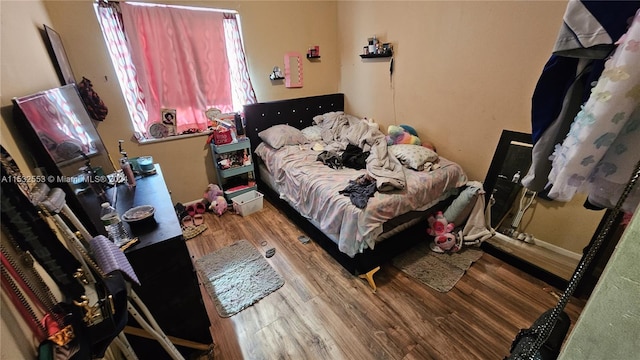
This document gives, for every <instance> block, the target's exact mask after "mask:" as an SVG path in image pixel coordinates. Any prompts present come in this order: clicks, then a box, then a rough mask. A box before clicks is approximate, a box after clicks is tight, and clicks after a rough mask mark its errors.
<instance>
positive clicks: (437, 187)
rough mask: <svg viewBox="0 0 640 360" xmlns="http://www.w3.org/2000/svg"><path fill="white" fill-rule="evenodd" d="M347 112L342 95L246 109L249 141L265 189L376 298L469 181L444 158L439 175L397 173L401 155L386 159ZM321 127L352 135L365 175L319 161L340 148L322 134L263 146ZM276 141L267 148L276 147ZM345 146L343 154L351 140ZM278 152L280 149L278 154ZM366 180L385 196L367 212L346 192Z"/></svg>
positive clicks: (370, 200) (375, 138)
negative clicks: (381, 278) (288, 131)
mask: <svg viewBox="0 0 640 360" xmlns="http://www.w3.org/2000/svg"><path fill="white" fill-rule="evenodd" d="M343 110H344V95H343V94H329V95H320V96H312V97H305V98H296V99H288V100H281V101H273V102H264V103H257V104H251V105H245V107H244V115H245V121H246V135H247V137H248V138H249V139H250V140H251V147H252V155H253V157H254V164H255V165H256V173H255V177H256V181H257V185H258V189H259V190H260V191H261V192H263V193H264V194H265V196H266V197H267V198H268V199H269V201H270V202H271V203H273V204H274V205H275V206H276V207H278V208H279V209H281V210H282V211H283V212H285V214H286V215H287V216H288V217H289V218H290V219H291V220H292V221H293V222H294V223H295V224H296V225H298V226H299V227H300V228H302V229H303V230H304V231H305V232H306V233H307V234H308V235H309V236H310V237H311V238H312V239H313V240H314V241H315V242H317V243H318V244H320V245H321V247H322V248H323V249H325V251H327V252H328V253H329V254H330V255H331V256H332V257H333V258H335V259H336V260H337V261H338V262H339V263H340V264H341V265H342V266H343V267H344V268H345V269H347V270H348V271H349V272H350V273H352V274H353V275H357V276H360V277H362V278H364V279H366V280H367V281H368V283H369V285H370V286H371V288H372V289H373V290H374V291H375V289H376V285H375V281H374V280H373V275H374V274H375V272H376V271H378V270H379V269H380V266H381V265H383V264H384V263H385V262H387V261H388V260H390V259H391V258H392V257H394V256H396V255H397V254H399V253H400V252H402V251H404V250H406V249H408V248H409V247H411V246H412V245H414V244H416V243H417V242H419V241H426V240H427V239H428V237H427V235H426V229H427V226H428V225H427V221H426V218H427V217H428V215H430V214H432V213H434V212H435V211H437V210H444V209H445V208H446V207H447V206H448V204H450V203H451V201H452V200H453V198H454V197H455V195H457V194H458V192H459V190H460V189H461V188H462V187H463V186H464V185H465V184H466V182H467V178H466V175H465V173H464V171H463V170H462V168H461V167H460V166H459V165H458V164H456V163H454V162H452V161H449V160H447V159H445V158H443V157H439V159H438V161H437V164H438V168H437V169H436V170H431V171H426V170H425V171H415V170H412V169H409V168H407V167H405V166H402V165H400V168H398V164H400V162H399V161H397V158H396V156H395V154H392V153H391V152H389V153H387V145H386V141H384V139H382V141H384V144H382V143H381V142H382V141H381V140H380V139H379V136H380V134H381V133H380V132H378V131H376V130H375V127H371V126H370V125H369V127H368V126H367V124H361V123H360V120H359V119H353V118H354V117H352V116H350V115H348V114H344V112H343ZM347 117H349V120H347V119H346V118H347ZM314 118H315V121H314ZM318 122H320V123H321V125H322V126H325V130H323V131H327V129H332V130H331V131H334V130H333V129H338V128H340V131H341V132H342V131H343V130H344V129H343V128H348V129H349V131H350V132H349V134H355V135H349V136H351V138H349V139H348V140H346V142H349V143H352V144H353V145H357V146H358V147H359V148H362V149H365V150H368V151H369V152H370V153H371V155H369V157H367V161H366V164H364V165H363V166H364V167H365V168H364V169H358V170H356V169H353V168H349V167H343V168H340V169H334V168H332V167H330V166H329V165H330V163H326V162H325V163H323V162H322V161H318V155H319V154H320V153H322V151H323V150H332V149H334V148H336V147H338V148H339V147H340V146H337V145H336V144H335V142H333V141H330V140H329V139H326V138H327V135H326V133H323V134H322V136H323V137H324V138H325V139H321V140H314V141H307V142H304V143H302V142H300V143H296V144H293V143H292V144H290V145H283V144H276V145H274V146H268V145H266V144H265V141H263V138H265V134H266V133H267V132H269V131H267V130H275V129H276V128H277V129H278V131H277V132H276V131H271V133H273V134H282V135H283V136H284V135H285V133H284V132H283V130H282V129H283V128H288V127H283V124H284V125H288V126H291V127H294V128H296V129H299V130H303V129H308V128H309V127H311V126H313V125H316V126H315V128H317V127H318V126H317V125H318ZM340 126H342V127H340ZM354 128H355V129H357V131H355V130H352V129H354ZM259 134H261V135H262V137H261V136H259ZM382 136H384V135H382ZM345 137H346V135H345ZM280 138H282V136H280V137H278V139H280ZM352 138H353V139H352ZM272 141H273V140H267V141H266V142H267V143H269V144H273V142H272ZM276 141H277V142H278V141H279V140H276ZM342 142H343V145H341V146H342V147H344V143H345V140H344V139H342ZM318 145H322V146H321V147H318ZM278 146H281V147H279V148H277V149H276V148H275V147H278ZM383 153H384V154H383ZM373 158H375V159H378V160H380V161H375V159H374V160H372V159H373ZM365 174H370V175H371V174H374V175H375V176H373V177H372V178H369V180H372V181H373V182H375V185H376V186H375V188H376V189H378V191H375V192H374V193H373V196H371V197H365V198H366V200H364V201H365V203H366V205H365V206H364V207H362V204H360V205H359V206H358V201H361V200H362V199H360V200H357V199H354V200H352V198H351V196H350V195H351V194H350V193H349V192H347V193H344V190H347V189H348V187H349V185H350V184H351V183H352V182H353V181H355V180H356V179H359V178H361V177H362V176H363V175H365Z"/></svg>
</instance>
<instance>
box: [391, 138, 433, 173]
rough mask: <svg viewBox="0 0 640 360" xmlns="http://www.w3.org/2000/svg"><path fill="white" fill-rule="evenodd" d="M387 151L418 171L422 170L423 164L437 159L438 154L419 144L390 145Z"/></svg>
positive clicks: (406, 165) (403, 163)
mask: <svg viewBox="0 0 640 360" xmlns="http://www.w3.org/2000/svg"><path fill="white" fill-rule="evenodd" d="M389 152H390V154H391V155H393V156H395V157H396V158H397V159H398V160H400V163H401V164H402V165H404V166H405V167H407V168H409V169H413V170H418V171H422V170H424V168H425V164H427V163H433V162H435V161H436V160H438V154H437V153H436V152H435V151H433V150H431V149H428V148H426V147H424V146H420V145H411V144H397V145H391V146H389Z"/></svg>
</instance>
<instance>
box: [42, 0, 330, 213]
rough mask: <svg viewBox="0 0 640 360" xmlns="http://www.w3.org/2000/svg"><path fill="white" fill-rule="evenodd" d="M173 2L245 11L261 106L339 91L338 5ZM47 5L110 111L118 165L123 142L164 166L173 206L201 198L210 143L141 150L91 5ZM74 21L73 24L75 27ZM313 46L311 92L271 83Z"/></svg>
mask: <svg viewBox="0 0 640 360" xmlns="http://www.w3.org/2000/svg"><path fill="white" fill-rule="evenodd" d="M156 2H159V3H170V2H169V1H156ZM174 3H177V4H179V5H193V6H204V7H212V8H220V9H229V10H236V11H238V12H239V14H240V19H241V22H242V32H243V38H244V41H245V48H246V51H247V60H248V63H249V64H248V65H249V71H250V76H251V80H252V82H253V85H254V87H255V90H256V96H257V98H258V100H259V101H270V100H276V99H282V98H294V97H301V96H311V95H318V94H325V93H331V92H335V91H336V90H337V83H338V56H337V45H336V38H337V32H336V31H337V30H336V29H337V26H336V18H335V14H336V3H335V2H271V1H269V2H265V1H258V2H249V1H234V2H231V1H175V2H174ZM45 4H46V8H47V10H48V11H49V15H50V17H51V20H52V23H53V27H54V28H55V29H56V31H57V32H58V33H60V35H61V37H62V39H63V41H64V44H65V48H66V51H67V54H68V56H69V60H70V63H71V66H72V68H73V70H74V73H75V76H76V78H78V79H80V78H81V77H82V76H85V77H87V78H88V79H90V80H92V81H93V84H94V88H95V90H96V92H97V93H98V94H99V95H100V97H101V98H103V100H104V102H105V104H107V106H108V107H109V115H108V117H107V119H106V120H105V121H104V123H101V124H99V125H98V131H99V133H100V135H101V137H102V139H103V141H104V142H105V145H106V146H107V149H108V150H109V152H110V153H111V154H112V156H113V157H114V159H117V158H118V157H119V156H118V147H117V145H118V139H123V140H125V143H124V148H125V150H126V151H127V152H128V155H129V156H131V157H134V156H141V155H151V156H153V158H154V161H156V162H157V163H159V164H160V165H161V166H162V170H163V173H164V175H165V179H166V182H167V186H168V187H169V190H171V192H172V198H173V200H174V202H187V201H191V200H196V199H199V198H201V197H202V194H203V193H204V190H205V188H206V186H207V184H208V183H210V182H215V174H214V168H213V160H212V158H211V151H210V150H209V148H208V147H207V146H206V144H205V141H206V137H193V138H188V139H180V140H172V141H165V142H160V143H152V144H145V145H140V144H138V143H137V142H136V141H135V140H134V139H133V137H132V134H133V129H132V126H131V123H130V121H129V117H128V113H127V109H126V106H125V104H124V103H123V100H122V95H121V93H120V88H119V85H118V83H117V80H116V76H115V73H114V70H113V66H112V64H111V63H110V60H109V57H108V54H107V50H106V47H105V45H104V40H103V38H102V34H101V31H100V29H99V25H98V22H97V20H96V16H95V13H94V10H93V5H92V4H93V3H92V1H89V0H82V1H46V2H45ZM71 14H73V16H72V17H71ZM301 14H309V15H308V16H301ZM71 18H72V19H73V20H71V21H70V19H71ZM309 45H320V50H321V54H322V55H323V56H322V61H320V62H314V63H311V62H309V61H307V60H306V59H305V60H303V61H304V62H303V71H304V82H305V84H304V85H305V86H304V87H303V88H300V89H289V88H286V87H284V85H283V84H282V83H279V84H272V83H271V81H270V80H269V77H268V76H269V74H270V73H271V71H272V69H273V67H274V66H280V67H281V68H284V61H283V57H284V53H286V52H289V51H298V52H300V53H301V54H303V55H304V53H305V52H306V50H307V48H308V47H309ZM47 61H48V59H47Z"/></svg>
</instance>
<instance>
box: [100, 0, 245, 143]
mask: <svg viewBox="0 0 640 360" xmlns="http://www.w3.org/2000/svg"><path fill="white" fill-rule="evenodd" d="M95 7H96V14H97V16H98V20H99V23H100V26H101V28H102V32H103V34H104V37H105V41H106V43H107V48H108V50H109V53H110V55H111V59H112V61H113V64H114V67H115V68H116V73H117V75H118V81H119V82H120V86H121V89H122V93H123V95H124V99H125V102H126V104H127V107H128V109H129V112H130V113H131V119H132V122H133V127H134V131H135V133H136V137H137V138H138V139H139V140H143V139H147V138H150V134H149V128H150V126H151V125H153V124H155V123H159V122H162V115H163V114H166V113H167V111H173V110H175V114H176V121H177V124H176V125H177V128H176V134H181V133H185V132H186V133H192V132H199V131H202V130H206V129H207V126H208V119H207V118H206V116H205V110H206V109H208V108H212V107H215V108H218V109H220V110H221V111H222V112H232V111H241V110H242V105H244V104H248V103H255V102H256V97H255V93H254V91H253V87H252V85H251V81H250V79H249V73H248V69H247V65H246V59H245V55H244V48H243V45H242V38H241V34H240V21H239V16H238V14H237V13H236V12H233V11H222V10H214V9H201V8H192V7H183V6H168V5H155V4H147V3H145V4H141V3H119V4H118V3H113V2H109V3H104V2H99V3H97V4H96V5H95Z"/></svg>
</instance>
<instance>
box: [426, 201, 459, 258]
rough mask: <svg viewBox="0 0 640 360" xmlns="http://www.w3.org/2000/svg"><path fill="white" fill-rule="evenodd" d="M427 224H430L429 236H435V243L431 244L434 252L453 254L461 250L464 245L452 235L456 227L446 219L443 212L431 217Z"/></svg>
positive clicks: (430, 246)
mask: <svg viewBox="0 0 640 360" xmlns="http://www.w3.org/2000/svg"><path fill="white" fill-rule="evenodd" d="M427 222H428V223H429V228H428V229H427V234H429V235H431V236H433V243H431V244H429V248H430V249H431V250H432V251H434V252H438V253H443V252H452V253H453V252H457V251H458V250H460V248H461V247H462V243H461V242H460V241H458V239H456V236H455V235H454V234H452V233H451V231H452V230H453V229H454V227H455V225H454V224H453V223H450V222H448V221H447V219H445V217H444V215H443V214H442V211H438V212H437V213H436V215H435V216H433V215H431V216H429V218H428V219H427Z"/></svg>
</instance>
